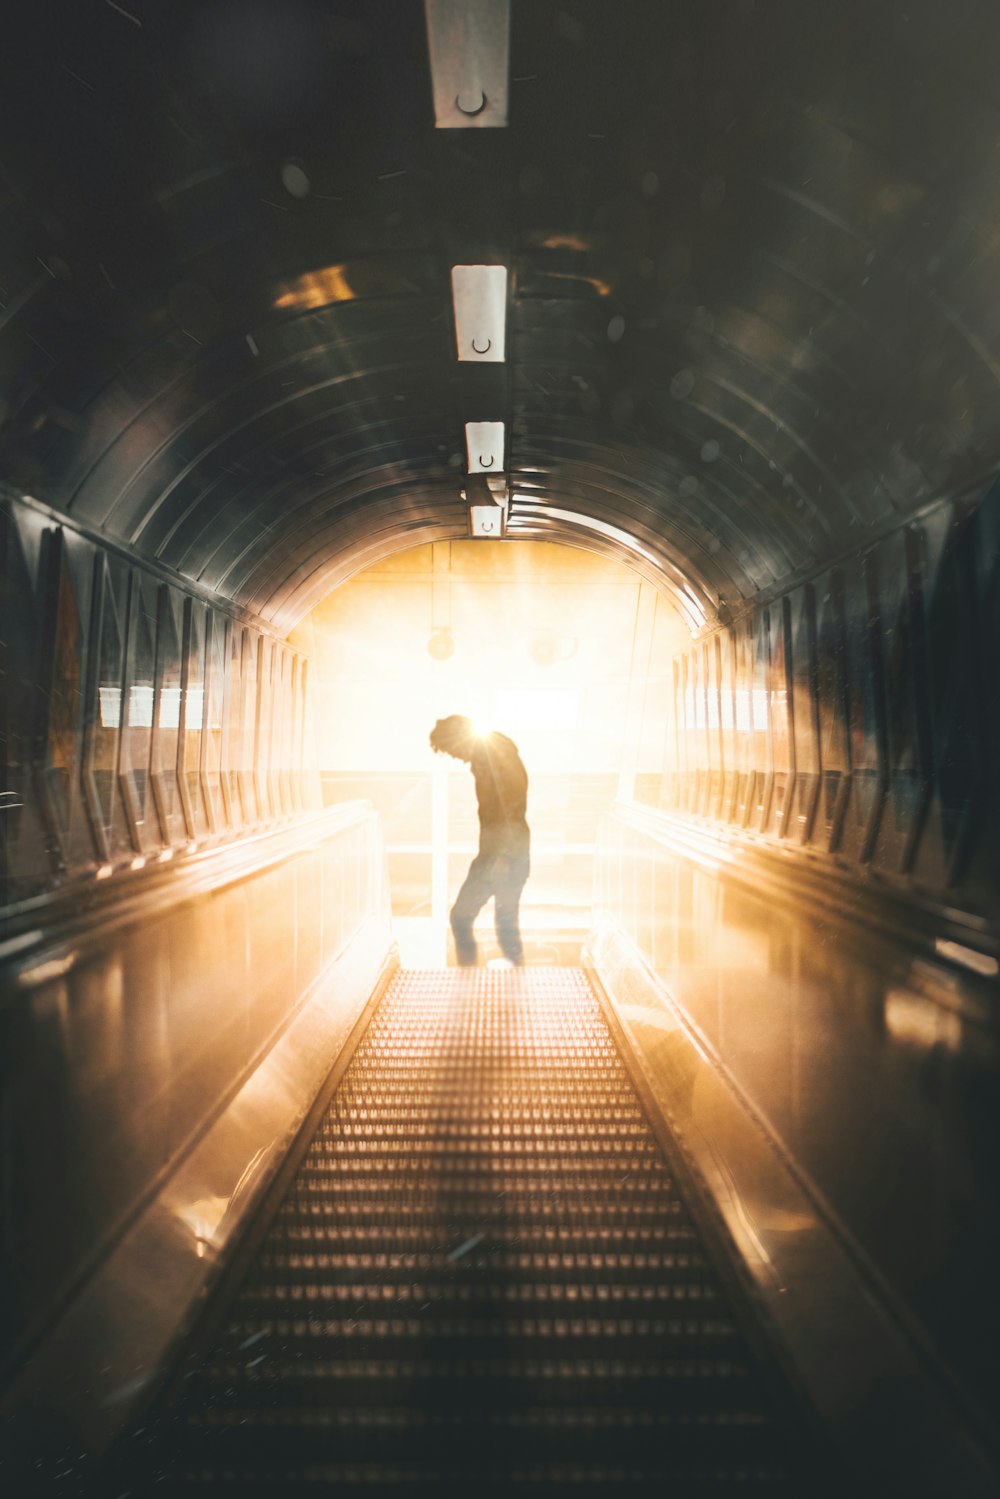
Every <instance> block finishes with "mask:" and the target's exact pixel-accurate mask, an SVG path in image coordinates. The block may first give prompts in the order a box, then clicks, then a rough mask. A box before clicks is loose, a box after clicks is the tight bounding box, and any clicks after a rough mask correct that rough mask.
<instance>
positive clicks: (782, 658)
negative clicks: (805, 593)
mask: <svg viewBox="0 0 1000 1499" xmlns="http://www.w3.org/2000/svg"><path fill="white" fill-rule="evenodd" d="M786 605H787V600H783V601H782V602H781V603H776V604H773V605H772V606H771V607H770V609H768V611H767V614H768V618H769V622H770V644H771V659H770V668H769V669H770V682H769V698H770V707H771V756H772V769H773V778H772V789H771V810H770V814H769V823H770V827H771V831H772V832H775V833H784V832H785V831H786V827H785V824H786V818H787V814H788V806H787V798H788V783H789V780H790V773H791V769H792V764H793V759H792V736H791V725H790V722H789V712H788V660H787V631H786V619H785V616H786Z"/></svg>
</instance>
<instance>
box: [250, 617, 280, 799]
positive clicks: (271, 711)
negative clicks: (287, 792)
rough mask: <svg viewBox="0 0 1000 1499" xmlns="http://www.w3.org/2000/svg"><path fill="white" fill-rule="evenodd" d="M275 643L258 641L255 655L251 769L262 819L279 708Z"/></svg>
mask: <svg viewBox="0 0 1000 1499" xmlns="http://www.w3.org/2000/svg"><path fill="white" fill-rule="evenodd" d="M275 650H276V647H275V643H274V641H273V640H261V641H260V642H259V645H258V653H257V711H256V715H255V729H256V733H255V736H254V738H255V741H256V749H257V752H256V755H255V756H254V760H253V764H252V766H251V769H252V770H253V773H254V774H253V785H254V793H255V796H256V800H257V806H258V808H259V811H260V815H261V817H263V818H267V817H270V815H271V812H272V807H271V793H270V784H269V776H270V771H271V756H272V752H273V740H274V732H275V725H274V720H275V717H276V716H277V715H276V709H277V710H278V711H279V712H280V707H279V704H278V703H277V701H276V700H275V694H274V681H273V669H274V661H275Z"/></svg>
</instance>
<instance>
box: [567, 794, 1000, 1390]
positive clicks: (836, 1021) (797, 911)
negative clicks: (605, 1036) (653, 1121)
mask: <svg viewBox="0 0 1000 1499" xmlns="http://www.w3.org/2000/svg"><path fill="white" fill-rule="evenodd" d="M857 884H858V882H857V877H856V876H855V875H854V874H853V873H851V872H849V871H847V870H843V871H840V872H837V871H835V870H833V869H831V868H830V867H824V866H822V865H821V864H819V863H818V862H816V861H809V860H808V859H806V858H805V857H804V856H803V855H801V854H800V855H799V856H798V857H789V856H788V853H787V851H786V850H782V849H780V848H778V847H773V846H768V845H767V844H765V843H762V842H761V843H758V844H756V845H754V844H750V843H749V842H748V841H747V839H746V837H745V835H744V834H742V833H741V832H736V831H733V830H728V829H724V828H722V827H721V826H716V827H714V828H710V827H707V826H705V824H704V823H700V824H699V823H696V822H695V821H694V820H693V819H691V818H690V817H677V816H671V815H670V814H666V813H663V812H657V811H653V810H651V809H647V808H641V807H639V806H637V805H636V804H631V805H626V804H622V805H621V807H620V808H619V810H618V811H617V812H616V813H615V814H614V815H613V816H611V817H610V818H608V819H607V820H606V822H605V824H604V826H603V828H602V833H601V841H600V847H599V854H598V866H597V880H596V886H595V900H594V918H593V919H594V925H593V930H592V933H591V937H590V948H591V952H592V955H593V957H594V960H595V962H596V966H597V970H598V973H599V975H600V977H601V979H602V981H603V982H604V984H605V986H606V988H607V989H608V990H609V992H610V993H611V994H612V995H613V996H614V998H615V1000H616V1002H617V1004H618V1006H619V1009H620V1011H621V1013H622V1015H623V1017H624V1020H625V1023H626V1025H627V1026H628V1027H629V1029H630V1030H631V1032H632V1033H633V1035H634V1037H635V1038H636V1040H637V1044H638V1046H639V1049H640V1051H641V1052H642V1054H643V1056H644V1058H645V1061H646V1064H647V1066H648V1067H649V1069H650V1072H651V1075H652V1076H653V1077H654V1078H655V1079H656V1080H657V1083H658V1084H659V1085H661V1086H662V1088H663V1090H664V1097H665V1098H666V1100H667V1107H668V1109H669V1110H670V1112H671V1113H672V1115H673V1121H674V1124H675V1125H676V1127H677V1128H678V1129H679V1131H680V1133H681V1135H682V1136H684V1135H691V1134H692V1132H697V1134H698V1135H699V1137H700V1138H703V1139H705V1140H707V1141H709V1142H710V1145H709V1147H708V1148H709V1154H710V1156H711V1159H712V1161H713V1162H714V1163H715V1164H716V1166H717V1167H718V1169H719V1171H720V1172H721V1174H722V1176H723V1177H724V1178H725V1181H726V1183H727V1190H729V1191H731V1192H732V1193H733V1194H734V1195H735V1196H736V1198H737V1199H738V1201H739V1204H740V1205H739V1218H740V1221H741V1222H742V1223H743V1224H744V1225H746V1226H747V1227H748V1231H749V1236H750V1239H751V1241H752V1244H753V1247H754V1252H755V1253H757V1254H759V1255H761V1256H763V1258H764V1259H765V1261H767V1262H769V1263H773V1265H775V1266H778V1267H781V1268H779V1269H778V1270H777V1271H773V1272H772V1274H779V1275H781V1274H787V1275H788V1276H789V1284H790V1285H791V1288H792V1291H793V1292H794V1293H795V1294H796V1295H804V1296H805V1297H806V1300H807V1301H808V1302H810V1304H811V1303H812V1302H814V1301H815V1298H816V1294H817V1293H816V1290H815V1287H814V1286H813V1287H810V1286H809V1284H808V1280H807V1283H806V1284H805V1286H803V1285H802V1283H801V1279H800V1281H799V1284H798V1285H796V1284H795V1281H796V1276H799V1277H801V1274H802V1270H803V1267H805V1269H806V1271H807V1273H808V1268H809V1265H810V1263H811V1261H810V1255H809V1252H808V1251H809V1245H810V1240H811V1236H812V1235H813V1229H812V1223H811V1217H810V1215H812V1216H815V1217H817V1218H818V1219H819V1221H821V1222H823V1223H825V1224H826V1225H827V1226H828V1227H829V1228H830V1229H831V1231H832V1232H833V1233H834V1234H835V1235H836V1236H837V1238H838V1239H839V1240H840V1241H841V1242H844V1243H846V1244H847V1245H848V1247H849V1249H850V1252H851V1254H852V1255H853V1256H854V1258H855V1260H856V1262H857V1263H858V1264H859V1266H860V1267H861V1269H862V1272H863V1275H864V1277H865V1278H866V1280H867V1282H868V1284H869V1285H870V1286H871V1287H874V1289H875V1291H876V1294H877V1295H879V1296H880V1297H881V1296H884V1297H885V1299H886V1302H887V1304H888V1305H889V1306H890V1308H891V1311H892V1315H893V1317H895V1318H897V1319H898V1320H899V1321H901V1322H902V1323H903V1324H904V1325H905V1326H907V1327H908V1328H909V1330H910V1332H911V1335H912V1337H913V1339H914V1342H915V1344H916V1345H918V1346H920V1347H923V1348H924V1349H925V1350H930V1349H933V1350H934V1359H933V1362H934V1363H935V1365H939V1366H942V1367H944V1368H947V1369H948V1370H950V1371H951V1373H952V1374H953V1375H954V1376H955V1377H956V1378H957V1379H959V1380H960V1382H961V1383H962V1384H963V1386H964V1390H965V1396H966V1398H967V1399H968V1400H969V1401H970V1402H972V1403H973V1404H975V1405H977V1406H978V1405H980V1403H981V1406H982V1409H983V1410H984V1411H988V1410H989V1409H990V1401H991V1399H993V1398H994V1397H995V1394H996V1393H997V1390H996V1365H995V1358H994V1352H993V1350H994V1349H995V1347H996V1344H997V1340H998V1339H1000V1319H998V1316H997V1312H996V1297H995V1296H994V1295H993V1281H994V1276H995V1265H996V1257H997V1254H998V1253H1000V1192H998V1190H997V1178H996V1170H995V1164H994V1153H995V1144H994V1142H995V1140H996V1138H997V1131H998V1129H1000V1117H998V1112H997V1098H998V1092H997V1080H998V1075H1000V1055H998V1046H997V1034H996V1015H997V1001H998V998H1000V994H998V988H997V969H998V955H1000V924H997V923H994V924H993V926H992V928H990V929H987V928H986V927H985V925H984V924H983V923H982V922H979V921H977V920H976V919H974V918H963V917H962V915H961V913H959V912H957V911H954V910H952V909H950V908H947V907H935V905H934V904H933V903H932V902H930V901H924V902H919V901H918V900H917V898H916V897H915V896H914V895H912V894H911V893H909V892H904V891H902V890H900V889H898V888H893V887H891V886H885V887H884V888H883V889H881V890H879V889H878V888H876V887H875V886H872V887H871V888H869V890H868V891H867V893H866V894H865V895H864V896H863V897H862V898H860V899H859V892H858V889H857ZM685 1038H687V1039H685ZM703 1067H705V1068H707V1070H708V1071H713V1072H717V1073H719V1074H721V1076H722V1078H723V1079H724V1082H725V1088H724V1090H723V1091H724V1092H726V1091H727V1090H728V1092H730V1093H732V1094H734V1095H735V1097H736V1099H737V1101H738V1109H739V1112H740V1116H741V1119H742V1123H741V1124H740V1125H739V1126H738V1127H736V1128H734V1127H733V1126H732V1124H731V1117H730V1113H729V1112H727V1111H723V1113H724V1117H723V1116H722V1115H720V1114H719V1113H718V1111H717V1109H716V1107H715V1105H714V1104H713V1101H712V1100H713V1091H712V1086H709V1085H708V1084H707V1082H706V1079H705V1078H704V1077H703V1076H702V1072H701V1071H700V1069H702V1068H703ZM761 1131H763V1132H764V1134H765V1136H766V1138H767V1139H768V1140H769V1141H770V1143H771V1145H772V1147H773V1149H774V1151H775V1152H776V1154H777V1155H778V1156H779V1157H780V1158H781V1159H782V1160H783V1161H785V1162H786V1163H787V1164H788V1166H789V1168H790V1170H791V1171H792V1173H793V1174H794V1176H795V1178H796V1179H797V1180H798V1181H800V1182H801V1183H802V1184H803V1187H804V1190H805V1194H806V1202H807V1204H809V1209H808V1214H807V1215H805V1216H803V1214H802V1211H801V1208H800V1207H797V1208H796V1210H795V1211H794V1212H790V1211H789V1209H788V1206H787V1203H786V1202H785V1201H783V1200H782V1199H781V1198H780V1197H779V1198H777V1199H776V1198H775V1197H774V1196H773V1195H772V1194H771V1186H770V1177H769V1171H768V1170H764V1171H761V1170H760V1169H759V1166H758V1165H757V1164H754V1165H752V1166H751V1165H749V1164H748V1162H750V1161H751V1160H752V1159H753V1149H752V1145H753V1141H754V1140H755V1139H757V1137H758V1136H759V1135H760V1133H761ZM789 1266H790V1267H791V1268H790V1269H789ZM845 1335H846V1333H845Z"/></svg>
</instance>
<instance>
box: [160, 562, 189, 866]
mask: <svg viewBox="0 0 1000 1499" xmlns="http://www.w3.org/2000/svg"><path fill="white" fill-rule="evenodd" d="M182 608H183V601H182V599H181V598H180V597H179V596H178V595H177V594H175V593H174V591H173V589H171V588H168V587H167V586H166V584H161V586H160V607H159V622H158V630H157V637H156V703H155V713H154V725H153V761H152V763H153V791H154V795H155V797H156V809H157V812H158V813H159V818H160V827H161V829H162V832H163V837H164V839H165V840H166V841H167V842H168V843H176V842H178V841H179V840H180V839H181V838H183V837H184V834H185V831H186V829H185V823H184V810H183V807H182V805H181V795H180V787H179V785H178V779H177V757H178V746H179V742H180V722H181V631H180V629H179V628H178V624H179V614H180V612H181V611H182Z"/></svg>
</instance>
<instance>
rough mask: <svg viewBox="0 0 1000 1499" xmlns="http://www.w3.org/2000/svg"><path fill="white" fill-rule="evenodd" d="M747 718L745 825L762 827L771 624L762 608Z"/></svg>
mask: <svg viewBox="0 0 1000 1499" xmlns="http://www.w3.org/2000/svg"><path fill="white" fill-rule="evenodd" d="M751 649H752V653H753V654H752V661H751V669H752V685H751V689H750V719H751V722H752V724H753V789H752V792H751V802H750V816H749V819H748V826H750V827H761V826H762V825H763V821H764V818H765V816H766V814H767V809H768V802H769V800H770V794H771V715H770V696H769V688H768V657H769V655H770V624H769V621H768V616H767V610H766V609H763V610H761V612H760V613H759V614H758V615H757V617H756V619H755V620H754V626H753V645H752V647H751Z"/></svg>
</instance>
